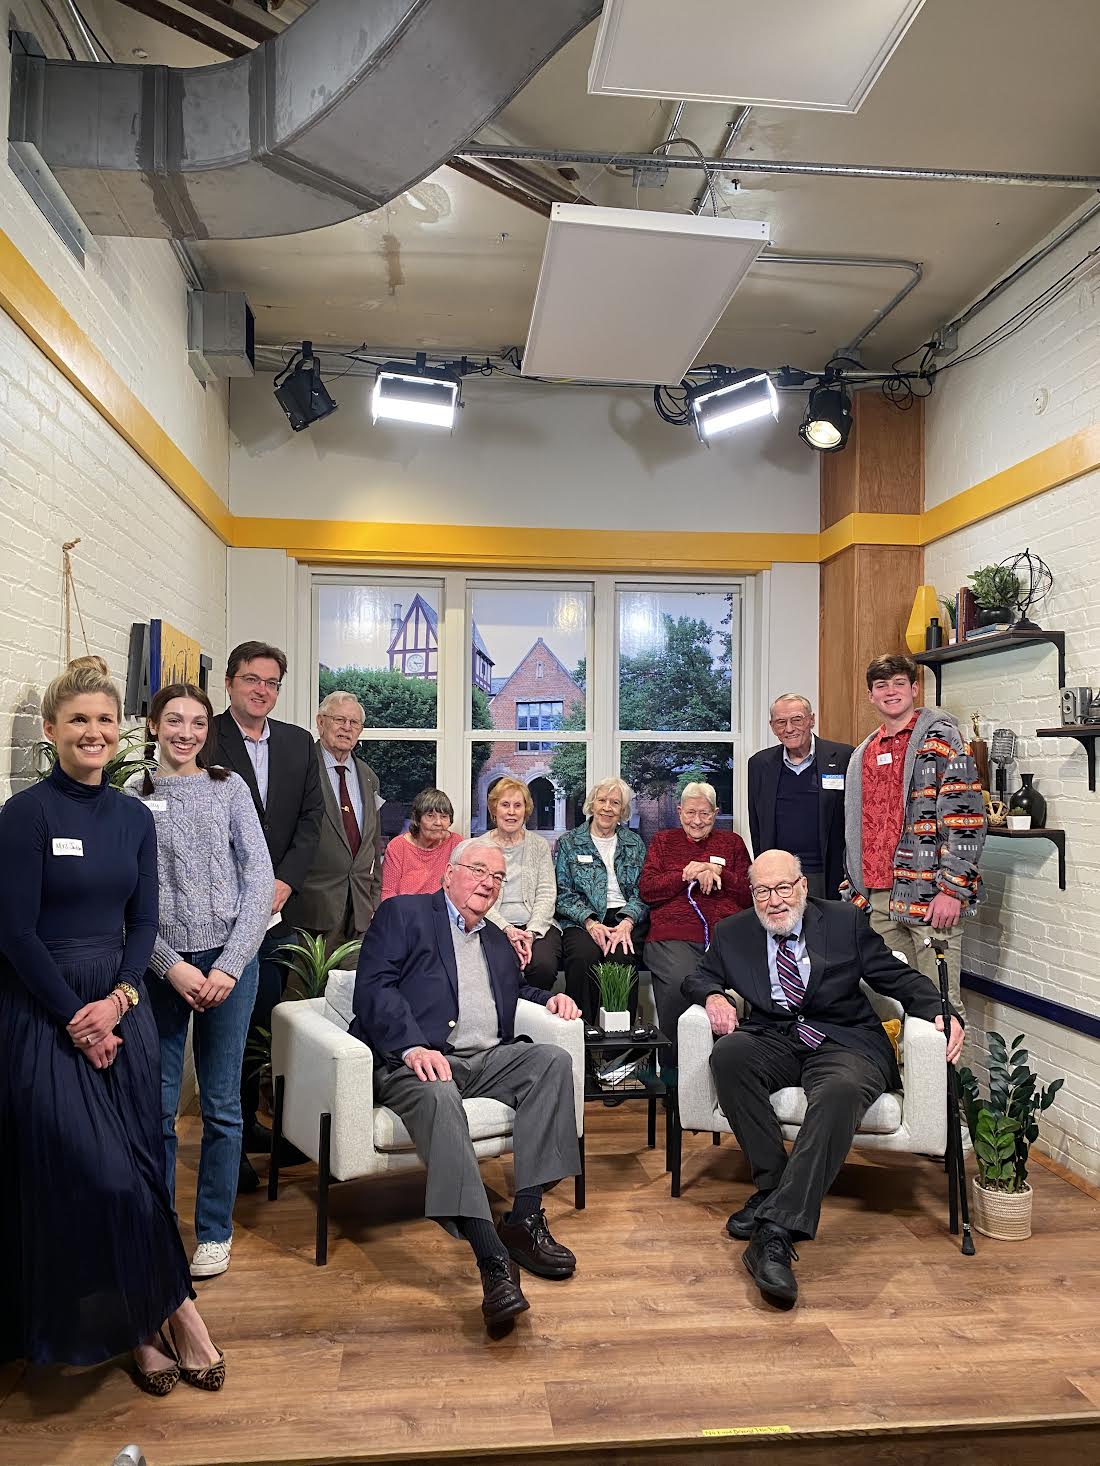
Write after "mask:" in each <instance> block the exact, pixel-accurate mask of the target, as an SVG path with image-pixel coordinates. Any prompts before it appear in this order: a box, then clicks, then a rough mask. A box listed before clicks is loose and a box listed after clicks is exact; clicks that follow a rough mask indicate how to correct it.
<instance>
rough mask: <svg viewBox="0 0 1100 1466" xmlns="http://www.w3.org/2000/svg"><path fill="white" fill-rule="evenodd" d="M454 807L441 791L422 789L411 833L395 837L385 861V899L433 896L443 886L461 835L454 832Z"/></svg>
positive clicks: (409, 830)
mask: <svg viewBox="0 0 1100 1466" xmlns="http://www.w3.org/2000/svg"><path fill="white" fill-rule="evenodd" d="M454 817H455V810H454V805H453V804H452V803H451V801H450V800H449V799H448V798H447V796H446V794H444V792H443V790H442V789H421V791H420V793H419V794H418V795H417V796H416V798H415V799H414V800H413V802H412V810H411V812H410V818H409V829H408V833H407V834H404V835H395V836H394V838H393V839H392V840H391V841H390V843H389V844H388V845H387V846H386V854H385V857H384V858H383V861H382V900H383V901H386V900H388V898H389V897H390V896H430V895H432V893H433V892H435V891H438V890H439V888H440V886H442V884H443V873H444V871H445V870H446V869H447V861H448V859H449V858H450V854H451V851H452V850H453V849H454V848H455V846H456V845H458V844H459V843H460V842H461V840H462V836H461V835H459V834H456V833H455V831H454V830H452V829H451V821H452V820H453V819H454Z"/></svg>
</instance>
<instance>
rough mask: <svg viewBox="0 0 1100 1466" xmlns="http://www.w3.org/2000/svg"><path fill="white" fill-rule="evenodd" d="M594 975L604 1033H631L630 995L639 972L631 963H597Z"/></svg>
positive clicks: (593, 970) (593, 971)
mask: <svg viewBox="0 0 1100 1466" xmlns="http://www.w3.org/2000/svg"><path fill="white" fill-rule="evenodd" d="M592 974H593V976H594V977H595V979H596V986H597V987H598V988H599V990H600V1019H599V1024H600V1027H601V1028H602V1029H603V1031H604V1033H629V1032H630V1028H631V1021H630V994H631V992H632V990H633V988H634V984H635V983H636V982H637V981H638V974H637V972H636V971H635V969H634V968H633V967H631V965H630V963H629V962H597V963H596V965H595V967H593V969H592Z"/></svg>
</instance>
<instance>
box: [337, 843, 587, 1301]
mask: <svg viewBox="0 0 1100 1466" xmlns="http://www.w3.org/2000/svg"><path fill="white" fill-rule="evenodd" d="M503 881H504V856H503V854H502V853H501V851H500V849H499V847H498V846H496V845H489V844H486V843H484V842H483V841H479V840H465V841H463V843H462V844H461V845H458V846H456V848H455V850H454V851H453V852H452V854H451V859H450V864H449V865H448V866H447V870H446V874H445V875H444V878H443V889H442V890H441V891H437V892H436V893H435V894H434V895H432V896H394V897H393V898H391V899H390V900H389V901H384V902H383V903H382V905H381V906H380V907H379V908H378V911H377V913H376V915H375V917H374V920H373V921H372V922H371V925H370V927H369V929H368V931H367V934H366V936H365V937H364V938H363V945H362V948H361V950H360V954H359V968H358V973H357V976H356V980H355V999H354V1007H355V1019H354V1022H353V1023H352V1026H351V1032H352V1033H353V1034H355V1035H356V1037H358V1038H360V1039H362V1040H363V1042H364V1043H366V1044H369V1046H370V1048H371V1049H372V1050H373V1052H374V1057H375V1094H376V1097H377V1099H378V1102H379V1104H382V1105H387V1106H388V1107H389V1108H390V1109H392V1110H395V1111H396V1112H397V1114H399V1115H400V1116H401V1118H402V1120H403V1121H404V1122H405V1126H406V1128H407V1129H408V1132H409V1134H410V1135H411V1137H412V1139H413V1143H414V1144H415V1146H416V1151H417V1154H418V1155H419V1156H420V1159H421V1160H422V1161H423V1162H424V1164H425V1166H426V1167H427V1169H428V1178H427V1194H426V1200H425V1208H424V1209H425V1214H426V1215H427V1216H429V1217H432V1218H433V1219H434V1220H435V1221H437V1222H439V1223H440V1224H441V1225H442V1226H443V1227H444V1228H445V1229H446V1230H447V1231H448V1232H450V1233H451V1234H452V1235H453V1236H456V1237H464V1238H465V1239H466V1241H467V1242H469V1244H470V1246H471V1247H472V1248H473V1251H474V1256H475V1257H476V1259H477V1264H478V1268H479V1269H480V1272H481V1281H482V1290H483V1293H484V1299H483V1302H482V1313H483V1314H484V1316H485V1321H486V1323H487V1324H489V1325H490V1326H492V1325H496V1324H500V1323H503V1322H504V1321H505V1320H507V1319H510V1318H512V1317H514V1316H515V1315H516V1314H517V1313H522V1312H523V1311H524V1310H525V1309H526V1308H527V1307H528V1303H527V1300H526V1298H525V1297H524V1296H523V1292H522V1290H521V1288H520V1285H519V1272H518V1270H517V1268H516V1266H515V1264H516V1263H520V1264H521V1265H522V1266H523V1267H525V1268H527V1269H528V1270H529V1271H531V1272H533V1273H537V1274H538V1275H539V1276H540V1277H545V1278H559V1279H560V1278H568V1277H570V1276H571V1275H572V1273H573V1270H574V1268H575V1267H576V1258H575V1257H574V1256H573V1254H572V1252H570V1251H569V1249H568V1248H567V1247H563V1246H561V1244H560V1243H558V1242H555V1240H554V1238H553V1237H552V1236H551V1235H550V1229H549V1227H548V1226H547V1222H546V1214H545V1212H544V1211H543V1209H542V1193H543V1190H544V1189H545V1188H546V1187H547V1186H549V1185H550V1184H551V1183H552V1182H555V1181H560V1180H561V1179H562V1178H563V1177H565V1176H575V1175H576V1174H577V1172H578V1171H579V1170H580V1150H579V1146H578V1144H577V1127H576V1117H575V1112H574V1108H573V1069H572V1062H571V1060H570V1057H569V1055H568V1053H566V1051H565V1050H564V1049H559V1048H555V1047H553V1046H552V1045H550V1044H532V1043H528V1042H525V1041H523V1040H517V1039H516V1037H515V1033H514V1020H515V1012H516V1002H517V1000H518V999H519V998H526V999H527V1000H528V1001H529V1002H532V1003H539V1004H540V1005H542V1006H544V1007H545V1008H547V1009H548V1010H549V1012H551V1013H555V1014H557V1016H558V1017H559V1018H564V1019H573V1018H578V1017H579V1016H580V1009H579V1008H578V1007H577V1005H576V1003H574V1002H573V1000H572V999H571V998H569V997H567V996H566V995H565V994H564V993H559V994H557V995H555V996H554V997H550V996H549V994H548V993H545V992H543V991H542V990H541V989H540V988H533V987H530V986H528V985H527V984H526V983H524V982H523V980H522V977H521V974H520V969H519V965H518V963H517V961H516V955H515V953H514V952H513V950H512V946H511V943H510V942H509V941H508V938H507V937H506V936H505V935H504V933H503V932H501V931H500V930H498V928H497V927H495V926H493V925H491V924H490V923H488V922H486V921H485V913H486V911H488V909H489V907H490V906H492V904H493V902H494V901H495V900H496V897H497V893H498V892H499V890H500V887H501V885H502V883H503ZM477 1097H484V1098H489V1099H496V1100H501V1101H502V1102H503V1103H504V1104H506V1105H510V1106H511V1107H512V1108H513V1109H514V1110H515V1122H514V1125H513V1130H512V1146H513V1155H514V1163H515V1176H516V1195H515V1200H514V1201H513V1203H512V1210H511V1212H510V1213H509V1214H508V1215H507V1216H506V1217H504V1218H502V1219H501V1220H500V1221H498V1222H497V1223H496V1226H495V1227H494V1225H493V1214H492V1210H491V1208H490V1206H489V1198H488V1197H487V1195H486V1194H485V1187H484V1185H483V1184H482V1180H481V1176H480V1174H479V1172H478V1163H477V1156H476V1155H475V1154H474V1149H473V1145H472V1144H471V1141H470V1130H469V1125H468V1123H467V1120H466V1113H465V1111H464V1109H463V1107H462V1102H463V1100H464V1099H474V1098H477Z"/></svg>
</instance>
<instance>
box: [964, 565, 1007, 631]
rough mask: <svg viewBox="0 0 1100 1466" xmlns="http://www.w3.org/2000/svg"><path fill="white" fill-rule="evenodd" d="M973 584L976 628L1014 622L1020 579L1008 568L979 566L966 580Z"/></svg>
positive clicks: (1004, 566)
mask: <svg viewBox="0 0 1100 1466" xmlns="http://www.w3.org/2000/svg"><path fill="white" fill-rule="evenodd" d="M968 579H970V580H971V581H973V583H974V600H975V601H976V602H977V605H978V611H977V621H978V625H979V626H994V625H996V624H997V623H998V622H1000V621H1004V622H1007V623H1009V624H1011V623H1012V622H1013V621H1015V620H1016V610H1017V607H1018V606H1019V603H1020V579H1019V576H1018V575H1017V574H1016V572H1015V571H1014V570H1012V569H1011V568H1010V567H1009V566H1008V565H982V566H979V568H978V569H977V570H972V571H971V572H970V575H969V577H968Z"/></svg>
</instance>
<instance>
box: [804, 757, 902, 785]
mask: <svg viewBox="0 0 1100 1466" xmlns="http://www.w3.org/2000/svg"><path fill="white" fill-rule="evenodd" d="M886 757H887V758H889V757H890V755H889V754H887V755H886ZM821 787H822V789H839V790H841V791H843V789H844V775H843V774H822V776H821Z"/></svg>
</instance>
